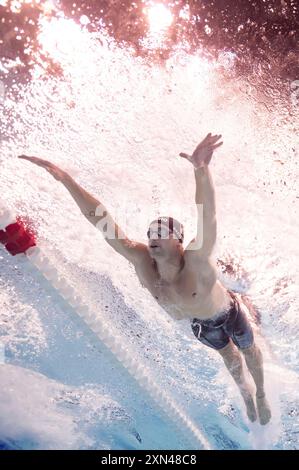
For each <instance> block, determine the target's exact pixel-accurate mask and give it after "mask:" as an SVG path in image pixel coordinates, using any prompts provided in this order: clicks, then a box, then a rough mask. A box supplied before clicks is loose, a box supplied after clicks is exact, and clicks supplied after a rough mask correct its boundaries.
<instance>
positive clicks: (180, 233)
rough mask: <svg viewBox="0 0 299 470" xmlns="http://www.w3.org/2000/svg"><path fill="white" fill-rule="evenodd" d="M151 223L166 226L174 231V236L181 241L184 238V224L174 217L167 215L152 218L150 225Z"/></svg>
mask: <svg viewBox="0 0 299 470" xmlns="http://www.w3.org/2000/svg"><path fill="white" fill-rule="evenodd" d="M152 225H158V227H160V226H161V225H163V226H165V227H167V228H168V229H169V231H170V232H172V233H174V235H175V236H176V238H177V239H178V240H179V241H180V242H181V243H183V240H184V226H183V225H182V224H181V223H180V222H179V221H178V220H176V219H174V218H173V217H168V216H163V217H162V216H161V217H159V218H158V219H155V220H153V221H152V222H151V223H150V227H151V226H152Z"/></svg>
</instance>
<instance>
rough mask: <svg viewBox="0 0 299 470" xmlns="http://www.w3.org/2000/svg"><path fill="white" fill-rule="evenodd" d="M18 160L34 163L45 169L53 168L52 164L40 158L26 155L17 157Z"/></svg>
mask: <svg viewBox="0 0 299 470" xmlns="http://www.w3.org/2000/svg"><path fill="white" fill-rule="evenodd" d="M18 158H22V159H23V160H28V161H29V162H32V163H35V164H36V165H38V166H42V167H43V168H46V167H54V166H55V165H53V163H51V162H49V161H48V160H43V159H42V158H38V157H28V156H27V155H19V156H18Z"/></svg>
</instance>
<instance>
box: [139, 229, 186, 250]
mask: <svg viewBox="0 0 299 470" xmlns="http://www.w3.org/2000/svg"><path fill="white" fill-rule="evenodd" d="M147 236H148V249H149V252H150V255H151V257H152V258H161V257H169V256H171V255H172V254H174V253H175V252H177V251H178V250H181V248H182V244H181V243H180V241H179V240H178V239H177V238H176V237H175V235H174V234H173V232H172V231H171V230H169V228H168V227H167V226H164V225H160V226H158V224H156V225H155V224H152V225H151V226H150V227H149V229H148V232H147Z"/></svg>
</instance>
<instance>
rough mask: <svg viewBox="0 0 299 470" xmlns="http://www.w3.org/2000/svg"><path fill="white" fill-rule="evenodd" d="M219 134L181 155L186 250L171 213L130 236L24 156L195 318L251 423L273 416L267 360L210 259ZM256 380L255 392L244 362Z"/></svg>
mask: <svg viewBox="0 0 299 470" xmlns="http://www.w3.org/2000/svg"><path fill="white" fill-rule="evenodd" d="M220 139H221V135H212V134H211V133H209V134H208V135H207V136H206V137H205V138H204V139H203V140H202V142H200V143H199V144H198V145H197V147H196V149H195V150H194V152H193V153H192V155H188V154H186V153H180V157H182V158H184V159H186V160H187V161H189V162H190V164H191V165H192V166H193V169H194V177H195V183H196V192H195V203H196V206H197V212H198V215H197V217H198V221H197V222H198V223H197V234H196V236H195V238H193V240H191V241H190V243H189V244H188V245H187V246H186V248H185V249H184V247H183V241H184V227H183V225H182V224H181V223H180V222H179V221H178V220H176V219H174V218H173V217H171V216H159V217H157V219H155V220H153V221H152V222H151V223H150V225H149V227H148V230H147V237H148V243H147V244H145V243H140V242H138V241H135V240H131V239H129V238H128V237H127V236H126V234H125V233H124V232H123V230H122V229H121V228H120V227H119V226H118V225H117V223H116V222H115V221H114V220H113V218H112V216H111V215H110V213H109V212H108V211H107V209H106V207H105V206H104V205H103V204H102V203H101V202H100V201H99V200H98V199H96V198H95V197H94V196H92V195H91V194H89V193H88V192H87V191H86V190H85V189H83V188H82V187H81V186H80V185H79V184H78V183H76V182H75V181H74V179H73V178H72V177H71V176H70V175H69V174H68V173H67V172H66V171H64V170H62V169H60V168H59V167H57V166H56V165H54V164H53V163H51V162H49V161H47V160H43V159H41V158H37V157H28V156H26V155H21V156H20V157H19V158H22V159H26V160H29V161H31V162H32V163H35V164H36V165H38V166H41V167H43V168H45V169H46V170H47V171H48V172H49V173H50V174H51V175H52V176H54V178H55V179H56V180H58V181H60V182H61V183H62V184H63V185H64V186H65V188H66V189H67V190H68V191H69V193H70V194H71V196H72V197H73V199H74V200H75V202H76V203H77V204H78V206H79V208H80V210H81V212H82V214H83V215H84V216H85V217H86V219H87V220H88V221H89V222H91V223H92V224H93V225H94V226H95V227H97V228H98V229H100V230H101V232H102V233H103V235H104V238H105V240H106V241H107V243H108V244H109V245H110V246H111V247H112V248H113V249H114V250H115V251H116V252H117V253H119V254H120V255H122V256H124V257H125V258H126V259H127V260H128V261H129V262H131V263H132V264H133V266H134V268H135V272H136V275H137V276H138V278H139V280H140V282H141V284H142V286H143V287H145V288H146V289H148V290H149V292H150V293H151V294H152V296H153V298H154V299H155V301H157V302H158V303H159V305H160V306H161V307H162V308H163V309H164V310H165V311H166V312H167V313H168V314H169V315H171V316H172V317H174V318H175V319H178V320H181V319H184V318H188V319H189V320H190V324H191V328H192V331H193V333H194V335H195V337H196V338H197V339H198V340H199V341H200V342H201V343H202V344H204V345H205V346H208V347H210V348H213V349H214V350H215V351H218V353H219V354H220V355H221V357H222V358H223V361H224V364H225V366H226V367H227V369H228V371H229V373H230V374H231V376H232V377H233V379H234V381H235V382H236V384H237V386H238V387H239V390H240V393H241V395H242V397H243V399H244V403H245V406H246V411H247V415H248V418H249V420H250V421H252V422H254V421H256V420H257V418H258V419H259V422H260V424H262V425H265V424H267V423H268V422H269V421H270V419H271V411H270V407H269V404H268V401H267V398H266V395H265V389H264V373H263V358H262V353H261V350H260V349H259V347H258V346H257V344H256V341H255V338H254V333H253V330H252V327H251V325H250V323H249V321H248V308H247V306H246V303H245V302H244V301H243V299H242V296H240V295H239V294H236V293H234V292H233V291H231V290H228V289H226V288H225V287H224V285H223V284H222V283H221V282H220V281H219V280H218V279H217V270H216V265H215V263H214V261H213V260H212V256H211V255H212V251H213V248H214V245H215V242H216V233H217V224H216V204H215V190H214V185H213V181H212V177H211V172H210V169H209V164H210V161H211V158H212V156H213V153H214V151H215V150H216V149H217V148H218V147H219V146H221V145H222V144H223V142H219V140H220ZM241 355H243V357H244V359H245V363H246V367H247V369H248V371H249V373H250V374H251V376H252V378H253V380H254V383H255V397H254V394H253V391H252V390H251V388H250V386H249V384H248V382H247V380H246V377H245V374H244V368H243V362H242V357H241Z"/></svg>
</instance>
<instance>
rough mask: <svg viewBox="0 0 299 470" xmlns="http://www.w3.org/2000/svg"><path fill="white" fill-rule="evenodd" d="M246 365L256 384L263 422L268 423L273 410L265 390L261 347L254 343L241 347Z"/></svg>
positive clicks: (259, 409) (260, 418)
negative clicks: (247, 346)
mask: <svg viewBox="0 0 299 470" xmlns="http://www.w3.org/2000/svg"><path fill="white" fill-rule="evenodd" d="M241 351H242V353H243V355H244V358H245V361H246V365H247V367H248V370H249V372H250V374H251V375H252V377H253V380H254V382H255V385H256V406H257V410H258V415H259V420H260V423H261V424H267V423H268V422H269V421H270V419H271V410H270V407H269V404H268V402H267V399H266V396H265V390H264V370H263V356H262V352H261V350H260V349H259V347H258V346H257V345H256V344H255V342H254V343H253V345H252V346H250V347H249V348H246V349H241Z"/></svg>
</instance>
